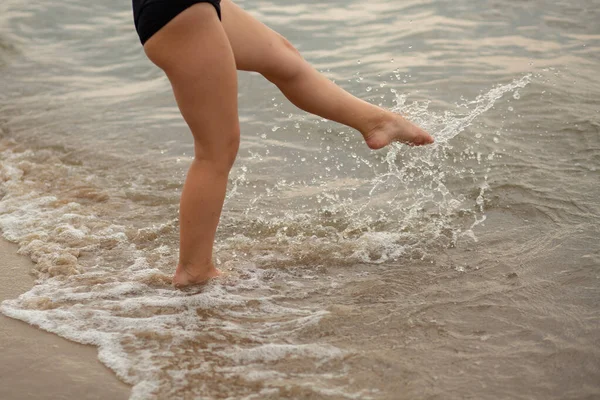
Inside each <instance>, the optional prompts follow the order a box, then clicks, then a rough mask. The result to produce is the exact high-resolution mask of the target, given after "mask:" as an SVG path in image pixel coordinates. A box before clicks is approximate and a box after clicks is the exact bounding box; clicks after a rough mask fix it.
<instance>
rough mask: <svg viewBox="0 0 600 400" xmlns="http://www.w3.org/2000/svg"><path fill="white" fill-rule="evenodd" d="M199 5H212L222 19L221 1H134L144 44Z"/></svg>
mask: <svg viewBox="0 0 600 400" xmlns="http://www.w3.org/2000/svg"><path fill="white" fill-rule="evenodd" d="M197 3H210V4H212V5H213V6H214V7H215V10H217V15H218V16H219V19H221V0H133V21H134V22H135V29H136V31H137V33H138V36H139V37H140V41H141V42H142V44H144V43H146V40H148V39H150V38H151V37H152V35H154V34H155V33H156V32H158V31H159V30H160V29H161V28H162V27H163V26H165V25H166V24H168V23H169V21H171V20H172V19H173V18H175V17H176V16H177V15H179V13H181V12H182V11H185V10H186V9H187V8H189V7H191V6H193V5H194V4H197Z"/></svg>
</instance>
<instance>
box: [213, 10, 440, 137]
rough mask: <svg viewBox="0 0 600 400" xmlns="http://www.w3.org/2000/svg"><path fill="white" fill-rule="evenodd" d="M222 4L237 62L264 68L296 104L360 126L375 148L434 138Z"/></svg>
mask: <svg viewBox="0 0 600 400" xmlns="http://www.w3.org/2000/svg"><path fill="white" fill-rule="evenodd" d="M221 7H222V9H223V26H224V27H225V31H226V33H227V37H228V38H229V42H230V43H231V48H232V49H233V53H234V56H235V62H236V65H237V68H238V69H240V70H245V71H256V72H259V73H261V74H262V75H263V76H265V77H266V78H267V79H268V80H269V81H271V82H273V83H274V84H275V85H277V87H278V88H279V89H280V90H281V91H282V93H283V94H284V95H285V96H286V97H287V98H288V99H289V100H290V101H291V102H292V103H294V104H295V105H296V106H297V107H299V108H301V109H303V110H305V111H307V112H310V113H312V114H316V115H319V116H321V117H323V118H327V119H330V120H333V121H336V122H339V123H342V124H344V125H347V126H350V127H352V128H354V129H356V130H358V131H359V132H360V133H361V134H362V135H363V137H364V139H365V141H366V143H367V145H368V146H369V147H371V148H373V149H379V148H382V147H384V146H386V145H388V144H389V143H390V142H392V141H401V142H405V143H409V144H412V145H422V144H429V143H433V138H432V137H431V136H430V135H429V134H428V133H426V132H425V131H423V130H422V129H420V128H418V127H417V126H415V125H413V124H411V123H410V122H408V121H407V120H405V119H404V118H402V117H401V116H399V115H397V114H394V113H392V112H390V111H388V110H384V109H382V108H379V107H377V106H375V105H372V104H370V103H367V102H365V101H363V100H360V99H358V98H356V97H354V96H352V95H351V94H349V93H348V92H346V91H345V90H343V89H342V88H340V87H339V86H337V85H335V84H334V83H333V82H331V81H330V80H328V79H327V78H325V77H324V76H323V75H321V74H320V73H319V72H318V71H317V70H315V69H314V68H313V67H312V66H311V65H310V64H309V63H308V62H306V61H305V60H304V59H303V58H302V56H301V55H300V54H299V53H298V51H297V50H296V49H295V48H294V47H293V46H292V45H291V44H290V43H289V42H288V41H287V40H286V39H285V38H284V37H282V36H281V35H279V34H278V33H277V32H275V31H273V30H272V29H270V28H268V27H267V26H265V25H264V24H262V23H261V22H259V21H258V20H256V19H255V18H253V17H252V16H251V15H250V14H248V13H246V12H245V11H244V10H242V9H241V8H240V7H238V6H237V5H236V4H234V3H233V2H232V1H231V0H222V1H221Z"/></svg>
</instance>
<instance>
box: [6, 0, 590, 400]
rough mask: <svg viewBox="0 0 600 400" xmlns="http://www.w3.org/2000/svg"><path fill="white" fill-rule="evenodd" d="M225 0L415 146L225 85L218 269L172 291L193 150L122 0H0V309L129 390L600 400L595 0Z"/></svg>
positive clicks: (263, 90) (246, 79)
mask: <svg viewBox="0 0 600 400" xmlns="http://www.w3.org/2000/svg"><path fill="white" fill-rule="evenodd" d="M484 3H485V4H484V5H483V7H479V6H481V4H479V3H478V5H477V6H475V5H473V4H472V3H470V2H467V1H458V2H452V3H447V2H441V1H434V2H421V1H419V2H416V1H403V2H394V1H385V0H376V1H371V2H357V1H347V0H344V1H331V2H327V3H323V2H303V3H302V4H296V3H293V2H289V1H281V0H279V1H276V2H271V1H240V2H239V4H241V5H242V6H243V7H245V8H246V9H248V10H249V11H250V12H252V13H253V14H254V15H256V16H258V17H260V18H261V20H263V21H264V22H265V23H267V24H268V25H269V26H271V27H273V28H274V29H276V30H277V31H280V32H281V33H283V34H284V35H285V36H286V37H288V38H289V39H290V40H291V41H292V42H293V43H294V44H295V45H296V46H297V47H298V48H299V49H300V50H301V51H302V53H303V54H304V56H305V57H306V58H307V59H308V60H310V61H311V62H312V63H314V64H315V65H316V67H317V68H319V69H320V70H322V71H323V72H324V73H325V74H326V75H327V76H329V77H330V78H331V79H334V80H336V82H337V83H339V84H340V85H342V86H344V87H345V88H346V89H348V90H349V91H351V92H352V93H354V94H357V95H359V96H361V97H363V98H365V99H367V100H369V101H371V102H373V103H375V104H379V105H382V106H384V107H388V108H391V109H393V110H394V111H396V112H399V113H402V114H405V115H407V116H408V117H409V118H410V119H412V120H414V121H415V122H417V123H419V124H420V125H422V126H423V127H425V128H426V129H427V130H429V131H430V132H432V133H433V134H434V136H435V137H436V144H435V145H434V146H430V147H425V148H414V149H413V148H407V147H405V146H400V145H393V146H391V147H390V148H388V149H385V150H381V151H377V152H372V151H370V150H369V149H368V148H366V146H365V145H364V144H363V143H362V142H361V139H360V136H359V135H358V134H356V132H352V131H351V130H350V129H348V128H345V127H342V126H340V125H337V124H334V123H331V122H327V121H324V120H321V119H319V118H315V117H312V116H308V115H306V114H304V113H302V112H300V111H298V110H297V109H295V108H294V107H293V106H291V105H290V104H289V103H288V102H287V101H286V100H285V99H284V97H283V96H282V95H281V94H280V93H279V92H277V91H276V89H275V88H274V87H272V86H271V85H270V84H269V83H267V82H266V81H265V80H263V79H262V78H261V77H260V76H257V75H255V74H246V73H241V74H240V75H239V82H240V120H241V124H242V134H243V138H242V149H241V151H240V155H239V158H238V160H237V162H236V165H235V167H234V171H233V172H232V175H231V179H230V185H229V191H228V196H227V201H226V205H225V211H224V214H223V217H222V223H221V226H220V230H219V232H218V238H217V242H216V251H215V257H216V260H215V261H216V262H217V264H219V266H220V268H221V269H222V270H224V271H225V272H226V275H225V277H224V278H223V279H221V280H220V281H218V282H214V283H212V284H210V285H208V286H207V287H204V288H200V289H190V290H188V291H186V292H183V293H182V292H179V291H175V290H173V289H172V288H171V287H170V285H169V279H170V276H171V274H172V272H173V270H174V266H175V261H176V257H177V240H178V232H177V222H178V221H177V209H178V199H179V191H180V188H181V183H182V180H183V177H184V173H185V170H186V168H187V166H188V165H189V161H190V155H191V154H192V147H191V136H190V135H189V133H188V131H187V128H186V126H185V124H184V123H183V121H182V120H181V117H180V116H179V114H178V111H177V109H176V107H175V106H174V101H173V99H172V95H171V93H170V89H169V85H168V82H167V81H166V79H165V78H164V77H163V76H162V75H161V73H160V71H158V70H157V69H156V68H154V67H153V66H152V65H151V64H150V63H149V62H148V61H147V60H146V59H145V58H144V56H143V52H142V49H141V48H140V46H139V43H138V41H137V38H136V36H135V33H134V30H133V26H132V22H131V12H130V10H129V9H128V8H127V5H128V4H124V3H122V2H117V1H113V0H105V1H103V2H101V3H95V4H85V5H84V4H82V3H81V2H80V0H68V1H64V2H61V3H56V2H50V1H43V2H42V4H40V3H39V2H38V3H36V4H22V2H20V1H17V0H5V1H3V2H2V4H0V71H2V73H1V74H0V89H1V90H0V127H1V131H0V132H1V134H0V159H1V160H2V162H1V164H0V197H1V198H0V228H1V229H2V232H3V235H4V237H6V238H8V239H9V240H12V241H15V242H17V243H19V245H20V252H22V253H23V254H26V255H28V256H29V257H30V258H31V259H32V260H33V261H35V262H36V268H35V270H34V271H33V272H34V274H36V276H37V277H39V278H40V280H39V281H38V284H37V285H36V286H35V287H34V288H33V289H32V290H31V291H30V292H28V293H26V294H24V295H23V296H21V297H20V298H19V299H15V300H11V301H7V302H5V303H3V304H2V311H3V312H4V313H5V314H7V315H9V316H12V317H15V318H18V319H22V320H24V321H27V322H29V323H32V324H34V325H36V326H39V327H41V328H42V329H45V330H48V331H51V332H54V333H57V334H59V335H61V336H64V337H67V338H69V339H71V340H75V341H78V342H82V343H91V344H95V345H97V346H98V347H99V349H100V350H99V358H100V360H101V361H102V362H103V363H105V364H106V365H108V366H109V367H110V368H111V369H113V370H114V371H115V373H116V374H117V375H118V376H119V377H120V378H121V379H122V380H124V381H125V382H128V383H130V384H132V385H133V392H132V398H144V399H145V398H173V397H182V398H192V397H206V398H227V397H229V398H248V399H251V398H274V399H275V398H357V399H366V398H373V399H398V398H407V399H410V398H438V397H456V398H463V397H477V398H490V399H496V398H501V397H508V398H556V399H562V398H585V397H594V396H600V387H599V386H598V383H597V376H598V371H599V369H600V365H599V364H600V363H599V361H598V360H600V353H599V351H598V346H597V331H598V327H599V326H600V321H599V317H598V313H597V305H598V301H599V299H600V289H599V284H598V279H599V278H600V277H599V276H598V265H599V264H600V248H599V247H598V245H597V237H598V236H599V234H600V232H599V231H598V226H600V224H599V221H598V215H599V214H600V207H599V204H598V200H597V199H598V196H599V195H600V193H599V192H598V187H600V186H599V185H598V166H599V164H600V142H599V137H600V136H599V135H598V133H599V132H600V108H599V107H598V101H597V99H598V95H599V94H600V81H599V80H598V78H597V74H596V69H597V65H598V61H599V60H598V54H600V51H599V50H600V29H599V28H598V27H597V24H596V21H597V19H598V17H599V15H598V10H599V9H600V8H599V5H600V4H598V2H597V1H591V0H588V1H583V2H578V4H566V3H564V4H563V3H561V2H554V3H552V4H550V3H548V2H542V1H530V2H526V3H523V2H509V3H506V2H498V1H486V2H484Z"/></svg>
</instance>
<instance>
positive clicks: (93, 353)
mask: <svg viewBox="0 0 600 400" xmlns="http://www.w3.org/2000/svg"><path fill="white" fill-rule="evenodd" d="M16 250H17V248H16V246H15V245H13V244H11V243H8V242H6V241H4V240H0V301H2V300H5V299H10V298H15V297H17V296H18V295H19V294H21V293H23V292H25V291H27V290H28V289H29V288H30V287H32V286H33V283H34V279H33V278H32V277H31V276H30V275H29V271H30V269H31V266H32V264H31V262H30V261H29V260H28V259H26V258H25V257H23V256H19V255H17V254H16ZM129 392H130V387H129V386H128V385H126V384H124V383H122V382H121V381H119V380H118V379H117V378H116V377H115V375H114V374H113V373H112V372H111V371H110V370H109V369H107V368H106V367H105V366H104V365H102V364H101V363H100V362H99V361H98V358H97V350H96V348H95V347H92V346H85V345H81V344H77V343H73V342H70V341H68V340H65V339H62V338H60V337H58V336H56V335H53V334H50V333H46V332H43V331H41V330H39V329H37V328H34V327H32V326H30V325H28V324H26V323H24V322H21V321H17V320H14V319H11V318H8V317H6V316H4V315H2V314H0V399H4V400H17V399H18V400H22V399H34V398H35V399H52V400H59V399H81V400H84V399H86V400H91V399H114V400H119V399H127V398H128V397H129Z"/></svg>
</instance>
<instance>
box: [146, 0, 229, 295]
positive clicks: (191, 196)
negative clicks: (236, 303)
mask: <svg viewBox="0 0 600 400" xmlns="http://www.w3.org/2000/svg"><path fill="white" fill-rule="evenodd" d="M144 50H145V51H146V54H147V55H148V58H150V60H151V61H152V62H154V63H155V64H156V65H157V66H159V67H160V68H161V69H162V70H163V71H164V72H165V73H166V74H167V76H168V78H169V80H170V82H171V85H172V87H173V93H174V94H175V99H176V100H177V104H178V106H179V109H180V111H181V114H182V115H183V118H184V119H185V121H186V122H187V124H188V126H189V128H190V130H191V131H192V134H193V136H194V160H193V162H192V165H191V167H190V169H189V172H188V175H187V179H186V181H185V184H184V187H183V192H182V195H181V205H180V215H179V219H180V240H181V243H180V255H179V265H178V266H177V271H176V273H175V276H174V278H173V283H174V285H175V286H179V287H181V286H187V285H190V284H195V283H201V282H204V281H206V280H208V279H210V278H212V277H214V276H217V275H218V274H219V271H218V270H217V269H215V267H214V265H213V263H212V248H213V243H214V238H215V232H216V230H217V225H218V223H219V218H220V215H221V208H222V206H223V202H224V199H225V191H226V187H227V177H228V174H229V170H230V169H231V166H232V164H233V162H234V160H235V157H236V154H237V150H238V146H239V135H240V130H239V121H238V113H237V76H236V70H235V61H234V57H233V52H232V50H231V46H230V44H229V41H228V40H227V36H226V34H225V31H224V30H223V26H222V25H221V22H220V21H219V19H218V17H217V14H216V12H215V9H214V8H213V6H212V5H210V4H208V3H199V4H196V5H194V6H192V7H190V8H188V9H187V10H185V11H184V12H182V13H181V14H179V15H178V16H177V17H175V18H174V19H173V20H171V21H170V22H169V23H168V24H167V25H166V26H165V27H163V28H162V29H161V30H160V31H159V32H157V33H156V34H155V35H154V36H152V38H150V39H149V40H148V41H147V42H146V44H145V46H144Z"/></svg>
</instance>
